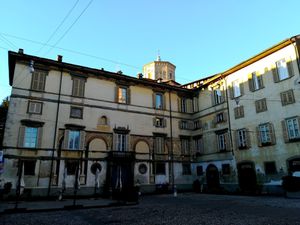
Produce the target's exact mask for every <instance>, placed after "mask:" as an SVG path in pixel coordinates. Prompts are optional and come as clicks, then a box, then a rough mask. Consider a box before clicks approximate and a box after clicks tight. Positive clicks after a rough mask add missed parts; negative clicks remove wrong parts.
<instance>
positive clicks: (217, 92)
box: [213, 89, 225, 105]
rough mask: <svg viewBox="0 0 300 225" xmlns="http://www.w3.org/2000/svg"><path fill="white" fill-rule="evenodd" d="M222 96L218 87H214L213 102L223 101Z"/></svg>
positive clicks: (216, 103)
mask: <svg viewBox="0 0 300 225" xmlns="http://www.w3.org/2000/svg"><path fill="white" fill-rule="evenodd" d="M224 99H225V98H224V96H223V93H222V92H221V90H220V89H216V90H214V91H213V104H214V105H218V104H220V103H223V102H224Z"/></svg>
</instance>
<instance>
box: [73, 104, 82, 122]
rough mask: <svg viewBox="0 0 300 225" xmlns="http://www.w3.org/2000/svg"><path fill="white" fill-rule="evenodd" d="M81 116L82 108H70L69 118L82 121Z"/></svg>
mask: <svg viewBox="0 0 300 225" xmlns="http://www.w3.org/2000/svg"><path fill="white" fill-rule="evenodd" d="M82 116H83V108H80V107H73V106H71V110H70V117H71V118H77V119H82Z"/></svg>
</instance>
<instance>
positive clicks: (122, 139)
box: [117, 134, 127, 152]
mask: <svg viewBox="0 0 300 225" xmlns="http://www.w3.org/2000/svg"><path fill="white" fill-rule="evenodd" d="M126 150H127V135H126V134H117V151H121V152H124V151H126Z"/></svg>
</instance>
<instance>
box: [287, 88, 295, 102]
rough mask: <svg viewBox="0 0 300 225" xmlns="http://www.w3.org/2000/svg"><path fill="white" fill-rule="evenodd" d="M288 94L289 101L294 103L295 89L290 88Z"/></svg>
mask: <svg viewBox="0 0 300 225" xmlns="http://www.w3.org/2000/svg"><path fill="white" fill-rule="evenodd" d="M287 96H288V103H294V102H295V97H294V91H293V90H289V91H288V92H287Z"/></svg>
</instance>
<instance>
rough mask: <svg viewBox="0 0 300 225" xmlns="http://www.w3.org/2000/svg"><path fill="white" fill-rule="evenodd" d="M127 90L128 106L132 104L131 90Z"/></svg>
mask: <svg viewBox="0 0 300 225" xmlns="http://www.w3.org/2000/svg"><path fill="white" fill-rule="evenodd" d="M126 90H127V96H126V97H127V99H126V104H128V105H130V103H131V90H130V88H127V89H126Z"/></svg>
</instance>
